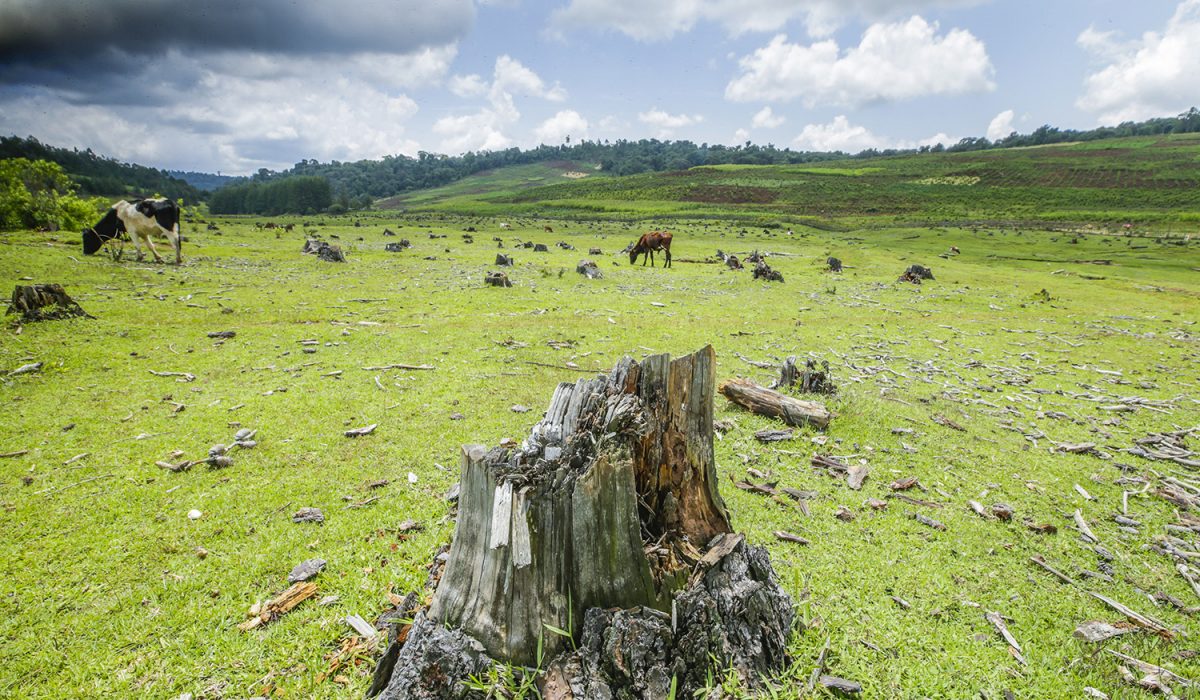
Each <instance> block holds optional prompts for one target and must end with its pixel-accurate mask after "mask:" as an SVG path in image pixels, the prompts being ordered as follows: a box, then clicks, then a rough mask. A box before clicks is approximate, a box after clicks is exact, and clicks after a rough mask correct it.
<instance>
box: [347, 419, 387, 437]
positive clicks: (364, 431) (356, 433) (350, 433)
mask: <svg viewBox="0 0 1200 700" xmlns="http://www.w3.org/2000/svg"><path fill="white" fill-rule="evenodd" d="M378 427H379V424H378V423H372V424H370V425H368V426H364V427H362V428H354V429H352V430H347V431H346V432H344V433H342V434H343V435H345V436H346V437H348V438H355V437H362V436H363V435H370V434H371V433H373V432H375V429H376V428H378Z"/></svg>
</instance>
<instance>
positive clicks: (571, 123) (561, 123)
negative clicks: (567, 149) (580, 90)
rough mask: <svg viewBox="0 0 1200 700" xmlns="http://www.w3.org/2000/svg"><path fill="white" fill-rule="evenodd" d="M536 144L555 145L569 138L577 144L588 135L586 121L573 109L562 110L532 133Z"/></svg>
mask: <svg viewBox="0 0 1200 700" xmlns="http://www.w3.org/2000/svg"><path fill="white" fill-rule="evenodd" d="M534 135H535V136H536V137H537V140H538V143H544V144H549V145H557V144H560V143H562V142H563V141H564V140H565V139H566V137H568V136H571V137H573V138H574V139H575V141H576V142H578V141H579V140H581V139H584V138H586V137H587V135H588V120H587V119H584V118H583V116H582V115H581V114H579V112H576V111H575V110H573V109H564V110H562V111H561V112H559V113H558V114H555V115H554V116H553V117H550V118H549V119H547V120H546V121H544V122H542V123H541V125H540V126H538V128H537V129H536V130H535V131H534Z"/></svg>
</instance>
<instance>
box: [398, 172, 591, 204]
mask: <svg viewBox="0 0 1200 700" xmlns="http://www.w3.org/2000/svg"><path fill="white" fill-rule="evenodd" d="M608 177H610V175H609V174H608V173H605V172H602V171H601V170H599V169H597V167H596V164H595V163H576V162H574V161H569V160H559V161H550V162H546V163H531V164H529V165H513V166H509V167H507V168H499V169H496V170H486V171H484V172H481V173H476V174H474V175H471V176H470V177H466V178H463V179H462V180H458V181H457V182H452V183H450V184H449V185H443V186H442V187H434V188H431V189H427V190H418V191H416V192H406V193H405V194H401V195H397V196H395V197H389V198H387V199H384V200H381V201H380V202H378V204H377V206H378V207H379V208H381V209H393V210H394V209H406V208H409V207H422V206H426V205H429V204H432V203H435V202H439V201H442V200H444V199H450V198H453V199H455V200H456V201H459V202H475V201H480V200H482V199H485V198H486V197H488V196H489V195H496V194H511V193H513V192H520V191H523V190H527V189H530V188H534V187H543V186H545V185H554V184H558V183H561V182H575V181H578V180H585V179H592V178H601V179H607V178H608Z"/></svg>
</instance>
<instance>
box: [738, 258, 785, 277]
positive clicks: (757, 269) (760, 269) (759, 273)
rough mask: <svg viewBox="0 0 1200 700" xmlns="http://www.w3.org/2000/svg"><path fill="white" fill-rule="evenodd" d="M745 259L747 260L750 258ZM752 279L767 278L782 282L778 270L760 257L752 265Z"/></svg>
mask: <svg viewBox="0 0 1200 700" xmlns="http://www.w3.org/2000/svg"><path fill="white" fill-rule="evenodd" d="M756 255H757V253H756ZM746 259H747V260H749V259H750V258H746ZM754 279H756V280H767V281H768V282H782V281H783V275H782V274H781V273H780V272H779V271H778V270H772V269H771V266H770V265H768V264H767V263H766V261H765V260H763V259H762V258H761V257H760V258H759V259H758V262H757V263H755V265H754Z"/></svg>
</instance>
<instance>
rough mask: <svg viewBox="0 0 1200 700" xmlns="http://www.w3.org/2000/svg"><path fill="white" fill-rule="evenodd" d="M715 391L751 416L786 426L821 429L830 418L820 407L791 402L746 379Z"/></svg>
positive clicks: (797, 400) (809, 403) (821, 406)
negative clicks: (780, 422) (758, 416)
mask: <svg viewBox="0 0 1200 700" xmlns="http://www.w3.org/2000/svg"><path fill="white" fill-rule="evenodd" d="M717 391H719V392H720V393H721V395H722V396H724V397H725V398H727V399H729V400H730V401H732V402H733V403H735V404H737V405H739V406H741V407H742V408H745V409H746V410H748V411H750V412H751V413H757V414H759V415H762V416H769V417H771V418H779V419H780V420H782V421H783V422H784V423H787V424H788V425H795V426H801V425H812V426H815V427H817V428H824V427H826V426H828V425H829V421H830V419H831V418H832V414H831V413H830V412H829V409H827V408H825V406H824V405H823V404H820V403H818V402H816V401H804V400H802V399H796V398H792V397H791V396H787V395H785V394H781V393H779V392H778V391H773V390H771V389H768V388H766V387H763V386H759V385H758V384H755V383H754V382H752V381H750V380H749V379H730V380H728V381H725V382H722V383H721V386H720V387H719V388H718V389H717Z"/></svg>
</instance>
